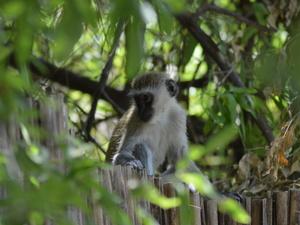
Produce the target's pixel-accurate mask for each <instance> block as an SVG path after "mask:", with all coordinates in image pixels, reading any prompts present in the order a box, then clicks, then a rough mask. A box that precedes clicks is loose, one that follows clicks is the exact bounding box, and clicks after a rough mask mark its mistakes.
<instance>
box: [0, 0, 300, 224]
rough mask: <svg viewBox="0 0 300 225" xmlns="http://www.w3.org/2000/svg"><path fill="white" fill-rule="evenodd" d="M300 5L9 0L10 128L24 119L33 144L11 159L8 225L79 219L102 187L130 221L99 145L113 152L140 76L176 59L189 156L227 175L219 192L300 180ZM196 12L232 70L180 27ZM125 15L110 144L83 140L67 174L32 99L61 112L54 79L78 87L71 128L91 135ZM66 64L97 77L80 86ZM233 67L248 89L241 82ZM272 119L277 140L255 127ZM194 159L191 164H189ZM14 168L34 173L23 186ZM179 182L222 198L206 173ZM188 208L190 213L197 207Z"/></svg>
mask: <svg viewBox="0 0 300 225" xmlns="http://www.w3.org/2000/svg"><path fill="white" fill-rule="evenodd" d="M299 8H300V6H299V3H298V1H296V0H288V1H281V0H275V1H256V0H252V1H228V0H209V1H193V0H165V1H159V0H150V1H135V0H126V1H125V0H113V1H107V0H93V1H80V0H75V1H74V0H73V1H71V0H53V1H47V0H45V1H37V0H29V1H23V0H10V1H4V0H0V126H1V125H2V124H7V123H8V122H10V123H16V124H17V125H18V126H19V127H22V137H23V139H24V141H20V143H19V142H18V143H15V145H16V146H15V149H16V151H15V152H14V155H16V163H15V164H14V166H15V167H16V168H15V169H13V170H10V169H8V168H10V167H9V166H8V163H7V162H8V161H7V160H8V159H7V157H8V156H6V155H2V156H1V158H0V162H1V167H2V168H1V170H0V181H1V186H5V187H6V188H7V189H9V190H10V191H11V194H9V197H8V198H7V199H5V200H1V204H2V205H3V207H4V211H5V212H7V213H5V217H3V219H2V221H1V222H2V223H3V224H21V223H30V224H43V223H44V221H45V220H46V219H49V218H50V219H51V218H56V219H57V221H56V222H57V223H59V224H69V223H70V221H68V220H67V218H65V217H64V216H63V214H64V212H65V208H66V207H67V206H68V205H73V206H77V207H80V208H82V209H84V210H86V213H87V214H88V213H89V212H88V209H87V208H88V207H86V202H84V201H85V199H86V197H87V196H88V193H89V192H90V190H93V191H95V196H96V198H95V201H98V202H100V203H101V205H103V207H105V209H106V210H107V213H108V214H112V212H114V213H117V214H118V215H119V216H120V218H122V223H120V222H118V221H115V223H116V224H129V223H130V222H129V220H128V218H127V216H126V215H125V214H124V212H123V211H122V210H120V208H119V207H118V201H119V199H118V197H117V196H115V195H114V194H111V193H109V192H108V191H107V190H105V188H103V187H102V186H101V184H99V183H95V180H94V179H93V176H92V175H91V171H92V170H93V169H94V168H98V167H99V162H102V161H103V159H104V153H103V152H101V151H99V148H101V149H102V150H103V151H104V152H105V149H106V148H107V145H108V140H109V137H110V133H111V130H112V128H113V126H114V122H115V120H116V119H117V118H118V116H119V111H120V110H119V111H118V110H117V109H118V107H120V108H121V109H126V107H127V106H128V104H127V103H128V98H127V97H126V90H127V87H128V84H129V82H130V80H131V79H132V78H134V76H136V75H137V74H139V73H142V72H144V71H149V70H158V71H162V70H165V69H166V68H167V67H168V65H175V66H176V69H177V71H178V80H179V85H180V87H181V91H180V96H179V100H180V102H181V103H182V105H184V107H185V108H186V110H187V113H188V115H189V119H188V128H189V136H190V139H191V145H190V150H191V151H190V155H189V157H190V158H191V159H193V160H196V161H197V163H198V164H199V165H200V166H201V167H202V168H203V170H204V171H205V172H206V171H207V172H206V174H207V175H208V176H209V177H210V178H211V179H212V180H213V181H217V183H218V184H219V185H218V187H217V188H220V189H224V190H225V189H227V190H239V191H243V192H247V193H249V192H250V193H263V192H264V191H266V190H269V189H270V188H271V189H280V188H281V186H280V181H282V180H284V179H287V180H289V181H290V182H291V183H292V184H293V185H295V183H296V181H297V179H298V178H297V177H298V176H297V174H299V171H300V166H299V163H298V162H299V141H298V138H297V137H298V135H299V128H298V117H299V88H300V80H299V71H300V68H299V65H300V64H299V62H298V61H299V52H300V51H299V48H300V38H299V22H300V21H299ZM184 12H189V13H188V15H189V16H193V18H192V17H190V19H191V20H192V19H193V20H195V21H196V23H197V25H198V26H199V28H201V29H202V30H203V31H204V32H205V33H206V34H207V35H208V38H210V39H209V40H208V41H207V40H206V41H207V43H208V44H211V42H214V43H217V47H218V49H214V51H213V53H215V54H218V58H217V59H226V60H225V61H226V62H229V67H228V68H230V69H229V71H224V65H223V68H222V65H221V66H220V63H218V62H217V61H216V58H214V57H211V55H209V54H208V53H207V51H205V49H206V47H207V46H204V45H203V43H199V40H196V39H195V36H193V34H192V33H191V32H189V31H188V29H187V28H188V27H184V26H183V25H182V24H180V23H178V22H177V20H176V16H177V15H180V14H181V13H184ZM120 22H122V23H124V28H123V29H124V31H123V35H122V36H121V39H120V43H119V45H118V48H117V51H116V55H115V57H114V58H113V66H112V69H111V71H109V77H108V80H107V81H106V84H105V85H106V87H105V88H104V90H105V91H106V92H105V93H106V94H107V95H105V94H102V96H101V98H100V99H99V101H98V104H97V112H96V115H95V120H94V121H93V124H92V125H93V129H92V130H91V135H92V136H93V137H95V140H97V143H98V145H95V146H94V145H88V146H86V145H85V144H84V143H83V142H79V144H78V143H77V142H76V141H75V142H76V143H77V144H78V146H77V148H79V149H84V150H85V151H84V153H85V154H83V155H82V154H79V155H80V157H73V158H72V157H71V158H68V157H67V158H64V159H63V162H60V163H66V166H67V167H68V170H67V173H66V174H65V173H62V172H61V171H59V170H58V169H57V165H56V164H55V162H52V161H51V160H50V158H47V157H46V155H47V153H46V152H47V150H45V149H44V148H45V146H43V145H42V144H41V145H40V144H39V143H38V141H36V140H37V139H39V138H42V137H43V136H44V137H47V135H49V134H47V133H46V132H45V131H41V130H40V129H39V128H38V127H37V126H32V124H31V122H30V121H32V120H37V115H36V114H37V112H36V111H35V110H33V109H32V107H30V106H29V105H28V101H27V100H28V96H31V97H33V98H35V99H38V100H39V101H40V102H44V103H45V102H46V103H45V104H49V107H53V105H52V104H50V103H49V102H47V100H46V99H47V95H48V93H49V89H52V88H53V86H54V85H53V84H52V83H49V80H50V81H51V80H52V81H56V82H58V83H60V84H63V85H64V86H66V87H69V88H62V91H63V93H64V95H65V96H66V100H67V102H68V116H69V123H70V125H72V127H73V128H72V129H73V130H75V132H74V133H75V135H76V137H77V138H78V139H81V141H82V140H83V141H86V134H85V127H86V120H87V118H88V114H89V109H90V105H91V102H92V101H93V100H92V99H93V97H94V96H90V95H88V94H91V93H94V92H93V91H90V92H88V91H87V90H91V86H92V85H91V84H95V85H96V87H97V85H98V83H96V80H97V79H98V77H99V74H101V70H102V69H103V68H104V66H105V65H106V62H107V61H108V59H109V57H110V52H111V47H112V44H113V42H114V39H115V37H114V35H115V33H116V32H115V31H116V29H117V26H118V24H119V23H120ZM49 65H50V66H49ZM53 66H54V67H53ZM58 67H61V68H64V69H66V70H67V71H74V72H76V73H77V74H79V75H80V78H85V80H79V81H78V80H77V83H73V82H74V80H72V79H71V76H69V77H67V78H66V77H65V76H62V75H64V74H63V73H62V71H61V70H59V69H57V68H58ZM51 68H52V70H51ZM53 68H54V69H53ZM41 71H42V72H41ZM232 71H234V72H235V74H237V75H238V77H239V78H240V79H241V81H242V82H243V84H244V86H239V87H237V86H235V85H234V84H233V83H232V82H230V81H231V77H230V73H232ZM49 74H50V76H49ZM68 74H69V73H68ZM220 75H221V76H220ZM69 78H70V79H69ZM82 81H85V82H82ZM87 84H88V85H90V86H88V85H87ZM85 85H87V86H88V87H87V88H86V86H85ZM73 89H75V90H73ZM54 90H56V89H54ZM93 90H94V89H93ZM80 91H85V92H86V93H82V92H80ZM50 92H51V91H50ZM107 96H109V97H107ZM260 116H263V117H264V118H265V121H266V122H267V123H266V124H267V126H269V127H270V128H271V131H272V132H273V134H274V135H275V140H274V141H273V142H272V143H269V142H268V140H267V139H266V137H265V136H266V135H265V132H264V130H263V129H264V127H265V126H264V124H263V125H262V126H259V125H257V124H254V121H255V120H258V118H260ZM62 136H63V138H66V136H67V135H66V134H65V135H62ZM71 148H72V145H70V144H66V143H65V144H63V148H62V149H63V151H64V152H65V153H66V152H68V150H69V149H71ZM66 155H67V154H66ZM100 164H101V163H100ZM233 164H234V166H232V165H233ZM184 165H185V163H184V161H183V162H181V163H179V165H178V168H183V167H184ZM14 166H13V167H14ZM102 166H103V165H102V164H101V165H100V167H102ZM11 171H14V173H13V174H14V175H16V174H19V175H20V174H22V184H21V183H20V181H18V179H15V177H14V176H12V174H10V173H11ZM18 171H19V172H18ZM19 175H16V176H19ZM178 177H179V179H181V180H183V181H186V182H187V183H192V184H193V185H194V186H195V187H196V188H197V190H199V191H200V192H202V193H204V194H205V193H206V194H207V195H208V196H210V197H216V196H217V198H218V195H217V194H216V192H215V191H214V189H213V187H212V186H211V185H210V184H207V183H206V181H205V179H204V177H203V176H202V175H199V174H184V173H182V174H178ZM262 184H267V185H262ZM179 189H180V188H179ZM70 190H72V191H70ZM145 192H150V193H151V195H149V196H146V198H148V200H150V201H151V202H153V203H157V204H160V203H161V204H162V205H161V206H164V207H171V205H172V204H169V199H163V197H162V196H159V195H158V194H157V193H156V191H155V189H153V188H152V187H150V186H148V185H145V186H144V184H142V186H139V187H136V188H135V189H134V191H133V193H134V194H136V196H137V197H138V198H140V197H143V198H144V197H145V196H144V194H145ZM178 192H179V193H180V191H179V190H178ZM49 199H51V201H48V200H49ZM174 202H175V203H174ZM174 202H173V206H177V205H181V207H185V206H186V195H185V193H181V194H180V195H179V197H178V199H177V198H176V199H175V201H174ZM163 204H165V205H163ZM16 206H18V207H16ZM220 208H221V210H225V211H226V212H228V213H230V215H232V216H233V217H234V218H235V219H236V220H238V221H240V222H246V221H248V219H247V218H248V217H247V216H246V215H245V213H244V212H243V211H242V210H241V209H240V208H239V207H237V206H236V205H235V203H233V202H231V201H230V200H228V201H227V200H225V201H224V202H223V204H221V205H220ZM11 209H14V210H12V211H11ZM185 209H186V208H182V213H183V214H185V213H184V212H187V211H188V210H187V211H185ZM10 212H14V213H13V214H12V213H10ZM138 214H139V217H140V218H141V220H142V221H144V222H143V223H144V224H153V220H152V219H151V218H149V217H148V216H147V215H146V213H145V212H143V211H142V210H140V211H139V212H138ZM151 221H152V222H151ZM187 221H188V220H187Z"/></svg>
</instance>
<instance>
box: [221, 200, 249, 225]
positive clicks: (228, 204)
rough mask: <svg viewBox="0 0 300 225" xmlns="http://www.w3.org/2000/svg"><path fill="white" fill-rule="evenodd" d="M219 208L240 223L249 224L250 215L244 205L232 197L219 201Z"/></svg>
mask: <svg viewBox="0 0 300 225" xmlns="http://www.w3.org/2000/svg"><path fill="white" fill-rule="evenodd" d="M219 210H220V211H221V212H223V213H227V214H228V215H229V216H230V217H231V218H232V219H234V220H235V221H236V222H238V223H243V224H249V223H250V221H251V218H250V216H249V215H248V213H247V212H246V210H245V209H243V207H242V206H241V205H240V204H239V203H237V202H236V201H234V200H233V199H230V198H225V199H223V200H222V201H221V202H220V203H219Z"/></svg>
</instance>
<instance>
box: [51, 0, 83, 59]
mask: <svg viewBox="0 0 300 225" xmlns="http://www.w3.org/2000/svg"><path fill="white" fill-rule="evenodd" d="M82 23H83V20H82V18H81V16H80V13H79V12H78V10H77V8H76V7H75V6H74V4H72V3H70V2H69V1H68V2H67V3H66V4H65V7H64V11H63V16H62V19H61V21H60V23H59V24H58V25H57V27H56V29H55V34H54V57H55V58H56V59H57V60H59V61H61V60H65V59H66V57H67V56H68V55H69V54H70V53H71V52H72V50H73V47H74V45H75V44H76V42H77V41H78V40H79V38H80V36H81V34H82V31H83V24H82Z"/></svg>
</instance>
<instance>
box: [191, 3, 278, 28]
mask: <svg viewBox="0 0 300 225" xmlns="http://www.w3.org/2000/svg"><path fill="white" fill-rule="evenodd" d="M207 11H212V12H216V13H219V14H223V15H225V16H230V17H233V18H235V19H236V20H237V21H240V22H242V23H245V24H247V25H250V26H253V27H255V28H257V29H258V30H261V31H264V32H270V31H272V32H274V31H276V30H275V29H274V28H268V27H266V26H263V25H260V24H259V23H257V22H255V21H253V20H250V19H248V18H246V17H244V16H242V15H240V14H238V13H236V12H232V11H229V10H227V9H224V8H221V7H219V6H217V5H215V4H213V3H211V4H205V5H204V6H202V7H200V8H199V9H198V10H197V11H196V12H195V13H194V16H196V17H199V16H202V15H203V14H204V13H205V12H207Z"/></svg>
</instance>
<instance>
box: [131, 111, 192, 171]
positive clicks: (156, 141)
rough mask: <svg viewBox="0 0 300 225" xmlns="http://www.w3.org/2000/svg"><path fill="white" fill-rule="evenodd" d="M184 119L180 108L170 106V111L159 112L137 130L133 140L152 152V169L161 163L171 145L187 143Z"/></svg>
mask: <svg viewBox="0 0 300 225" xmlns="http://www.w3.org/2000/svg"><path fill="white" fill-rule="evenodd" d="M185 120H186V117H185V113H184V111H183V109H182V108H180V107H176V108H174V109H172V108H171V111H168V112H165V113H161V114H160V117H158V118H154V119H153V120H152V121H151V122H150V123H148V124H147V125H145V126H142V127H140V128H139V129H138V130H137V132H136V135H135V140H134V142H135V143H146V144H147V145H148V146H149V148H150V149H151V151H152V153H153V167H154V169H157V167H158V166H160V165H161V164H162V163H163V161H164V160H165V158H166V154H167V153H168V151H169V150H170V148H171V147H173V146H178V147H180V145H187V143H186V134H185V132H186V130H185V126H186V124H185V123H186V121H185Z"/></svg>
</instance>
